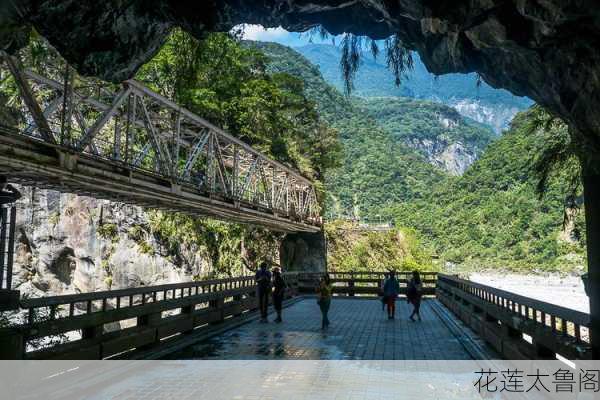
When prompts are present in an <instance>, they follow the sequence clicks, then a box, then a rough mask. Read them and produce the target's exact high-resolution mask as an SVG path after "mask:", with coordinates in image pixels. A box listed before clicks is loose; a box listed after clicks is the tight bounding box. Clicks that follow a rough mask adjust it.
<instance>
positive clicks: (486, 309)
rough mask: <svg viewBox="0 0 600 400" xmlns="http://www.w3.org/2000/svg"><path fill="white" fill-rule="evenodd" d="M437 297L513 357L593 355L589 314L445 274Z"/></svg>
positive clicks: (439, 282) (502, 351) (439, 283)
mask: <svg viewBox="0 0 600 400" xmlns="http://www.w3.org/2000/svg"><path fill="white" fill-rule="evenodd" d="M437 297H438V299H439V300H440V301H441V302H442V303H444V304H445V305H446V306H447V307H448V308H450V309H451V310H453V311H454V312H455V313H456V314H457V315H458V316H459V317H460V318H461V319H462V320H463V321H465V322H467V324H468V325H469V326H470V327H472V328H474V329H475V330H476V331H477V332H479V333H481V334H482V335H483V336H484V338H486V340H488V341H489V342H490V343H492V344H493V345H494V346H495V347H496V350H498V351H499V352H501V353H502V354H504V355H505V356H507V357H509V358H537V357H549V358H554V357H555V356H556V355H557V354H558V355H561V356H564V357H566V358H569V359H579V358H589V357H590V356H591V353H590V352H591V349H590V344H589V343H590V342H589V341H590V336H589V326H590V316H589V314H586V313H583V312H580V311H576V310H572V309H568V308H565V307H561V306H558V305H555V304H550V303H546V302H543V301H539V300H534V299H531V298H528V297H526V296H521V295H518V294H515V293H511V292H508V291H505V290H501V289H497V288H494V287H490V286H486V285H482V284H479V283H475V282H471V281H468V280H465V279H461V278H459V277H456V276H450V275H443V274H440V275H438V282H437ZM499 328H502V329H499ZM524 335H525V336H524ZM519 356H520V357H519Z"/></svg>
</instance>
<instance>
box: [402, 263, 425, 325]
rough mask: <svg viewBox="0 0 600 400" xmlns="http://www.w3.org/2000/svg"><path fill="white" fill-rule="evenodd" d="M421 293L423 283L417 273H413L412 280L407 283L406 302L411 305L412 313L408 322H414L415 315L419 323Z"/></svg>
mask: <svg viewBox="0 0 600 400" xmlns="http://www.w3.org/2000/svg"><path fill="white" fill-rule="evenodd" d="M422 292H423V282H422V281H421V275H420V274H419V271H413V273H412V278H411V279H410V281H408V290H407V292H406V300H407V301H408V302H409V303H411V304H412V305H413V312H412V314H410V320H411V321H413V322H415V315H416V316H417V318H418V319H419V321H421V313H420V310H421V297H422V296H423V295H422Z"/></svg>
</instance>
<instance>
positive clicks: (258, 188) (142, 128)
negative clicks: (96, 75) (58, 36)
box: [0, 53, 321, 232]
mask: <svg viewBox="0 0 600 400" xmlns="http://www.w3.org/2000/svg"><path fill="white" fill-rule="evenodd" d="M0 85H2V86H0V87H2V88H5V90H4V91H5V93H1V92H0V95H3V96H4V97H5V99H8V103H7V105H8V106H9V107H10V108H9V109H13V110H18V115H17V116H16V117H15V121H14V122H13V123H12V124H11V123H7V122H9V121H6V120H4V121H2V120H1V119H0V174H4V175H7V176H8V177H9V179H10V180H11V181H13V182H16V183H20V184H24V185H36V186H37V187H42V188H48V189H54V190H59V191H64V192H73V193H77V194H81V195H88V196H94V197H97V198H105V199H110V200H113V201H120V202H126V203H133V204H137V205H142V206H148V207H152V208H157V209H163V210H169V211H182V212H185V213H189V214H193V215H198V216H210V217H214V218H218V219H223V220H228V221H235V222H241V223H247V224H252V225H258V226H263V227H266V228H269V229H272V230H276V231H282V232H301V231H304V232H316V231H318V230H320V225H321V218H320V209H319V206H318V203H317V198H316V193H315V188H314V185H313V184H312V182H311V181H309V180H308V179H306V178H305V177H303V176H302V175H300V173H298V172H297V171H294V170H292V169H291V168H289V167H287V166H285V165H283V164H281V163H279V162H277V161H274V160H270V159H269V158H267V157H266V156H265V155H264V154H262V153H261V152H259V151H256V150H254V149H253V148H252V147H251V146H249V145H248V144H246V143H244V142H242V141H241V140H239V139H237V138H235V137H233V136H231V135H230V134H228V133H226V132H224V131H223V130H222V129H220V128H218V127H216V126H214V125H212V124H211V123H209V122H208V121H206V120H204V119H203V118H201V117H199V116H197V115H195V114H194V113H192V112H190V111H188V110H186V109H185V108H183V107H180V106H179V105H177V104H175V103H174V102H172V101H170V100H169V99H167V98H165V97H164V96H161V95H159V94H157V93H155V92H154V91H152V90H150V89H149V88H147V87H146V86H144V85H142V84H141V83H139V82H136V81H134V80H129V81H126V82H123V83H122V84H121V85H114V84H109V83H106V82H102V81H99V80H96V79H92V78H83V77H81V76H78V75H77V74H75V73H74V71H73V70H72V69H71V68H69V67H68V66H67V65H60V66H54V65H42V66H39V65H38V66H35V67H33V66H32V67H31V68H25V67H23V65H22V64H21V62H20V60H19V59H17V58H15V57H12V56H8V55H6V54H3V53H0ZM6 88H11V89H13V90H8V89H6ZM0 100H1V99H0ZM0 118H2V119H6V118H10V116H8V117H2V116H1V115H0Z"/></svg>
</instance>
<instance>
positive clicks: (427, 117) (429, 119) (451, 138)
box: [354, 97, 495, 175]
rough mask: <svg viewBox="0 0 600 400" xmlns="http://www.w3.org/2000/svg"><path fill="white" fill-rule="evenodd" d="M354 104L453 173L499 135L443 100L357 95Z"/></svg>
mask: <svg viewBox="0 0 600 400" xmlns="http://www.w3.org/2000/svg"><path fill="white" fill-rule="evenodd" d="M354 104H355V105H356V106H357V107H358V108H359V109H360V110H361V111H363V112H365V113H367V114H368V115H369V116H370V117H371V118H373V119H375V120H376V121H377V122H378V124H379V125H380V126H381V127H382V128H383V129H385V130H387V131H388V132H390V133H391V134H392V135H393V137H394V138H395V139H396V140H397V141H402V142H403V143H405V144H406V145H408V146H409V147H412V148H414V149H416V150H418V151H419V152H420V153H421V154H422V155H423V156H424V157H425V158H427V160H429V162H431V163H432V164H433V165H436V166H438V167H440V168H441V169H443V170H446V171H448V172H449V173H451V174H453V175H461V174H462V173H463V172H464V171H465V169H466V168H467V167H468V166H469V165H471V164H472V163H473V161H475V160H476V159H477V158H478V157H479V155H480V154H481V153H482V152H483V150H484V149H485V148H486V147H487V146H488V145H489V144H490V142H491V141H492V140H493V139H494V138H495V135H494V132H493V131H492V130H491V128H489V127H488V126H486V125H483V124H480V123H478V122H476V121H473V120H471V119H470V118H467V117H464V116H462V115H461V114H460V113H459V112H458V111H456V110H455V109H454V108H451V107H448V106H446V105H444V104H440V103H434V102H431V101H425V100H414V99H409V98H406V97H363V98H357V99H355V100H354Z"/></svg>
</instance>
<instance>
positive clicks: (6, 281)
mask: <svg viewBox="0 0 600 400" xmlns="http://www.w3.org/2000/svg"><path fill="white" fill-rule="evenodd" d="M20 198H21V193H19V191H18V190H17V189H16V188H14V187H13V186H11V185H10V184H8V183H7V179H6V177H5V176H0V311H7V310H15V309H17V308H19V298H20V294H19V291H17V290H12V269H13V256H14V250H15V228H16V224H17V208H16V206H15V202H16V201H17V200H19V199H20Z"/></svg>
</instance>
